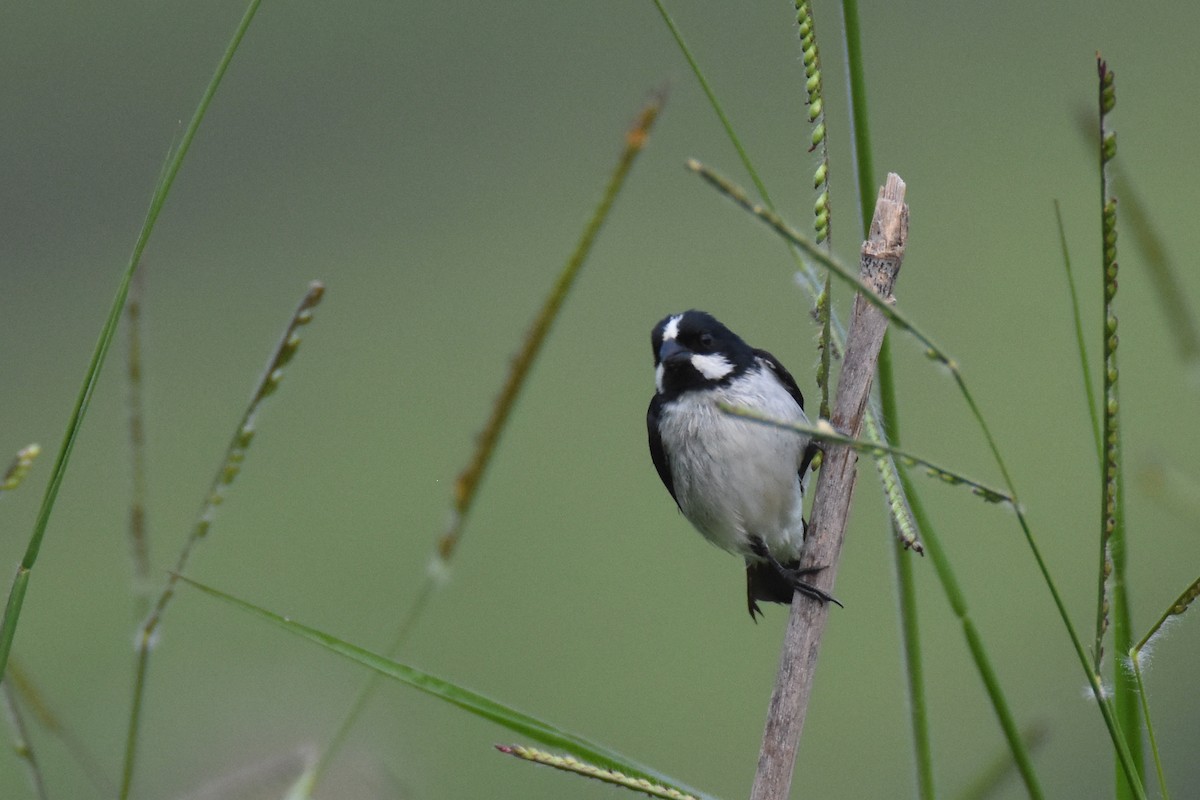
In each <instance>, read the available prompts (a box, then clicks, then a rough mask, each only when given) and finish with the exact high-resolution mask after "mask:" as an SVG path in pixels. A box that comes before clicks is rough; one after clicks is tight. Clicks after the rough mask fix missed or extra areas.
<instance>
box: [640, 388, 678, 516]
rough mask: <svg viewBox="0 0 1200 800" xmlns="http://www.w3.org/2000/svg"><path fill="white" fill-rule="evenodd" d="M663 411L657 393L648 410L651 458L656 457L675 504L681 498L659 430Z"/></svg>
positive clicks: (663, 479)
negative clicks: (676, 494) (659, 418)
mask: <svg viewBox="0 0 1200 800" xmlns="http://www.w3.org/2000/svg"><path fill="white" fill-rule="evenodd" d="M661 413H662V398H661V397H659V396H658V395H657V394H656V395H654V397H653V398H652V399H651V400H650V408H649V409H647V410H646V432H647V433H648V434H649V435H650V458H652V459H654V468H655V469H656V470H658V477H660V478H662V482H663V486H666V487H667V491H668V492H670V493H671V499H672V500H674V501H675V505H679V498H677V497H675V480H674V478H672V477H671V462H670V460H669V459H668V458H667V451H666V450H665V449H664V448H663V442H662V436H661V435H660V434H659V432H658V417H659V414H661Z"/></svg>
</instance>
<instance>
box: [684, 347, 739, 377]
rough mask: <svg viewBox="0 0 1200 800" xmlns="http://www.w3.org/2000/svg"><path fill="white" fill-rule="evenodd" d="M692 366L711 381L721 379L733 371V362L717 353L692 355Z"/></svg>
mask: <svg viewBox="0 0 1200 800" xmlns="http://www.w3.org/2000/svg"><path fill="white" fill-rule="evenodd" d="M692 366H693V367H695V368H696V371H697V372H699V373H700V374H701V375H703V376H704V377H705V378H707V379H708V380H710V381H719V380H721V379H723V378H725V377H726V376H727V375H729V373H731V372H733V364H731V363H729V359H727V358H725V356H722V355H717V354H715V353H713V354H709V355H694V356H692Z"/></svg>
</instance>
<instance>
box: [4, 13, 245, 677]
mask: <svg viewBox="0 0 1200 800" xmlns="http://www.w3.org/2000/svg"><path fill="white" fill-rule="evenodd" d="M261 2H262V0H250V4H249V6H248V7H247V8H246V13H245V14H244V15H243V16H242V21H241V22H240V23H239V24H238V27H237V30H236V31H235V32H234V35H233V39H232V40H230V42H229V46H228V47H227V48H226V49H225V53H224V55H223V56H222V57H221V60H220V61H219V62H218V63H217V69H216V72H215V73H214V74H213V77H212V80H210V81H209V84H208V88H207V89H205V91H204V95H203V97H201V99H200V104H199V105H198V106H197V107H196V112H195V114H193V115H192V119H191V121H190V122H189V123H188V126H187V128H186V129H185V130H184V132H183V138H182V139H181V140H180V142H179V146H178V147H177V148H176V149H175V152H174V153H173V154H172V155H171V157H170V158H169V160H168V161H167V165H166V168H165V169H164V170H163V174H162V177H161V178H160V180H159V183H158V185H157V186H156V187H155V189H154V195H153V196H152V197H151V199H150V208H149V210H148V211H147V212H146V219H145V221H144V222H143V223H142V229H141V232H140V233H138V237H137V241H136V242H135V243H134V246H133V253H132V255H131V256H130V258H129V264H128V265H127V266H126V267H125V272H124V273H123V274H122V276H121V280H120V282H119V283H118V285H117V293H116V296H115V297H114V298H113V301H112V305H111V306H110V307H109V311H108V318H107V319H106V320H105V321H104V325H103V327H102V328H101V329H100V338H99V340H98V341H97V342H96V348H95V350H94V351H93V352H92V359H91V362H90V363H89V364H88V368H87V370H86V372H84V376H83V386H82V387H81V388H80V390H79V396H78V398H77V399H76V400H75V407H74V409H73V410H72V411H71V416H70V419H69V420H68V421H67V430H66V433H65V434H64V435H63V442H62V446H61V447H60V448H59V451H58V455H57V456H56V457H55V460H54V467H53V468H52V469H51V471H50V482H49V484H47V486H46V493H45V495H44V496H43V497H42V505H41V508H40V509H39V510H38V515H37V519H36V521H35V522H34V525H33V533H32V534H31V535H30V537H29V544H28V545H27V546H26V548H25V555H24V557H23V558H22V559H21V564H20V566H19V567H18V568H17V574H16V576H15V577H14V578H13V583H12V588H11V589H10V590H9V593H8V601H7V602H6V603H5V606H4V617H3V620H2V621H0V674H3V673H4V667H5V666H6V665H7V664H8V655H9V653H10V652H11V651H12V643H13V639H14V638H15V636H16V632H17V621H18V620H19V619H20V617H21V607H22V605H24V602H25V592H26V591H27V589H28V588H29V576H30V573H31V572H32V570H33V565H34V564H35V563H36V562H37V557H38V552H39V551H40V550H41V547H42V539H43V538H44V537H45V535H46V526H47V525H48V524H49V523H50V514H51V512H52V511H53V510H54V503H55V501H56V500H57V499H58V491H59V489H60V488H61V487H62V482H63V478H64V477H65V476H66V472H67V465H68V464H69V463H70V461H71V453H72V452H73V451H74V449H75V441H76V439H77V437H78V435H79V429H80V428H81V427H82V426H83V419H84V417H85V416H86V415H87V410H88V407H89V406H90V405H91V402H92V394H93V392H95V390H96V383H97V382H98V381H99V379H100V370H101V369H102V368H103V366H104V360H105V358H106V356H107V355H108V349H109V347H110V346H111V345H112V340H113V337H114V336H115V335H116V331H117V326H118V323H119V321H120V318H121V309H122V308H124V306H125V298H126V297H127V296H128V294H129V285H130V282H131V281H132V280H133V273H134V271H135V270H136V269H137V265H138V262H139V261H141V258H142V252H143V251H144V250H145V249H146V243H147V242H148V241H149V239H150V234H151V233H152V232H153V231H154V224H155V222H157V221H158V215H159V213H160V212H161V211H162V207H163V204H164V203H166V200H167V195H168V194H169V193H170V191H171V186H172V184H174V182H175V176H176V175H178V174H179V169H180V167H182V166H183V159H184V157H185V156H186V155H187V152H188V148H190V147H191V144H192V140H193V139H194V138H195V137H196V132H197V131H198V130H199V129H200V123H201V121H203V119H204V114H205V112H206V111H208V106H209V104H210V103H211V102H212V99H213V96H214V95H215V94H216V92H217V87H218V86H220V84H221V78H223V77H224V76H225V71H226V70H227V69H228V68H229V64H230V62H231V61H232V60H233V55H234V53H236V52H237V48H238V45H239V44H241V41H242V37H243V36H245V34H246V30H247V28H249V27H250V22H251V20H253V19H254V14H255V12H256V11H258V6H259V3H261Z"/></svg>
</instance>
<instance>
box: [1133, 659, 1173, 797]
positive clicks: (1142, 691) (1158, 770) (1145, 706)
mask: <svg viewBox="0 0 1200 800" xmlns="http://www.w3.org/2000/svg"><path fill="white" fill-rule="evenodd" d="M1138 656H1139V654H1138V653H1137V652H1135V651H1133V650H1131V651H1129V664H1130V667H1131V668H1132V670H1133V679H1134V682H1135V683H1136V685H1137V693H1138V699H1139V700H1140V701H1141V704H1142V720H1143V721H1144V722H1145V723H1146V736H1147V737H1149V739H1150V753H1151V755H1152V756H1153V757H1154V771H1155V774H1156V775H1157V776H1158V791H1159V793H1160V794H1161V795H1162V800H1171V794H1170V792H1169V791H1167V779H1166V776H1165V775H1164V774H1163V765H1162V758H1161V757H1160V756H1159V753H1158V739H1157V738H1156V737H1155V735H1154V723H1153V721H1151V719H1150V700H1149V699H1148V698H1147V697H1146V684H1145V682H1144V681H1143V680H1142V663H1141V659H1140V658H1139V657H1138Z"/></svg>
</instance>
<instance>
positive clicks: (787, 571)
mask: <svg viewBox="0 0 1200 800" xmlns="http://www.w3.org/2000/svg"><path fill="white" fill-rule="evenodd" d="M750 549H751V550H752V551H753V553H754V555H756V556H758V557H759V558H762V559H765V560H766V561H767V563H769V564H770V565H771V567H772V568H773V569H774V570H775V572H777V573H778V574H779V576H780V577H781V578H783V579H784V581H786V582H787V583H788V584H789V585H790V586H791V587H792V589H793V590H795V591H797V592H799V593H800V594H802V595H804V596H805V597H811V598H813V599H814V600H820V601H821V602H822V603H833V604H834V605H836V606H838V607H839V608H844V607H845V606H843V605H842V604H841V603H840V602H839V601H838V599H837V598H836V597H834V596H833V595H831V594H829V592H826V591H825V590H824V589H818V588H817V587H816V586H813V585H812V584H811V583H809V582H808V581H806V580H804V576H805V575H814V574H816V573H818V572H820V571H821V570H823V569H825V565H821V566H813V567H801V566H799V565H796V566H785V565H783V564H781V563H779V560H778V559H777V558H775V556H774V555H772V554H771V551H770V550H769V549H768V548H767V543H766V542H764V541H763V540H762V537H761V536H751V537H750ZM755 610H756V607H754V608H752V609H751V612H750V617H751V618H752V619H753V618H754V611H755ZM759 613H761V612H759Z"/></svg>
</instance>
